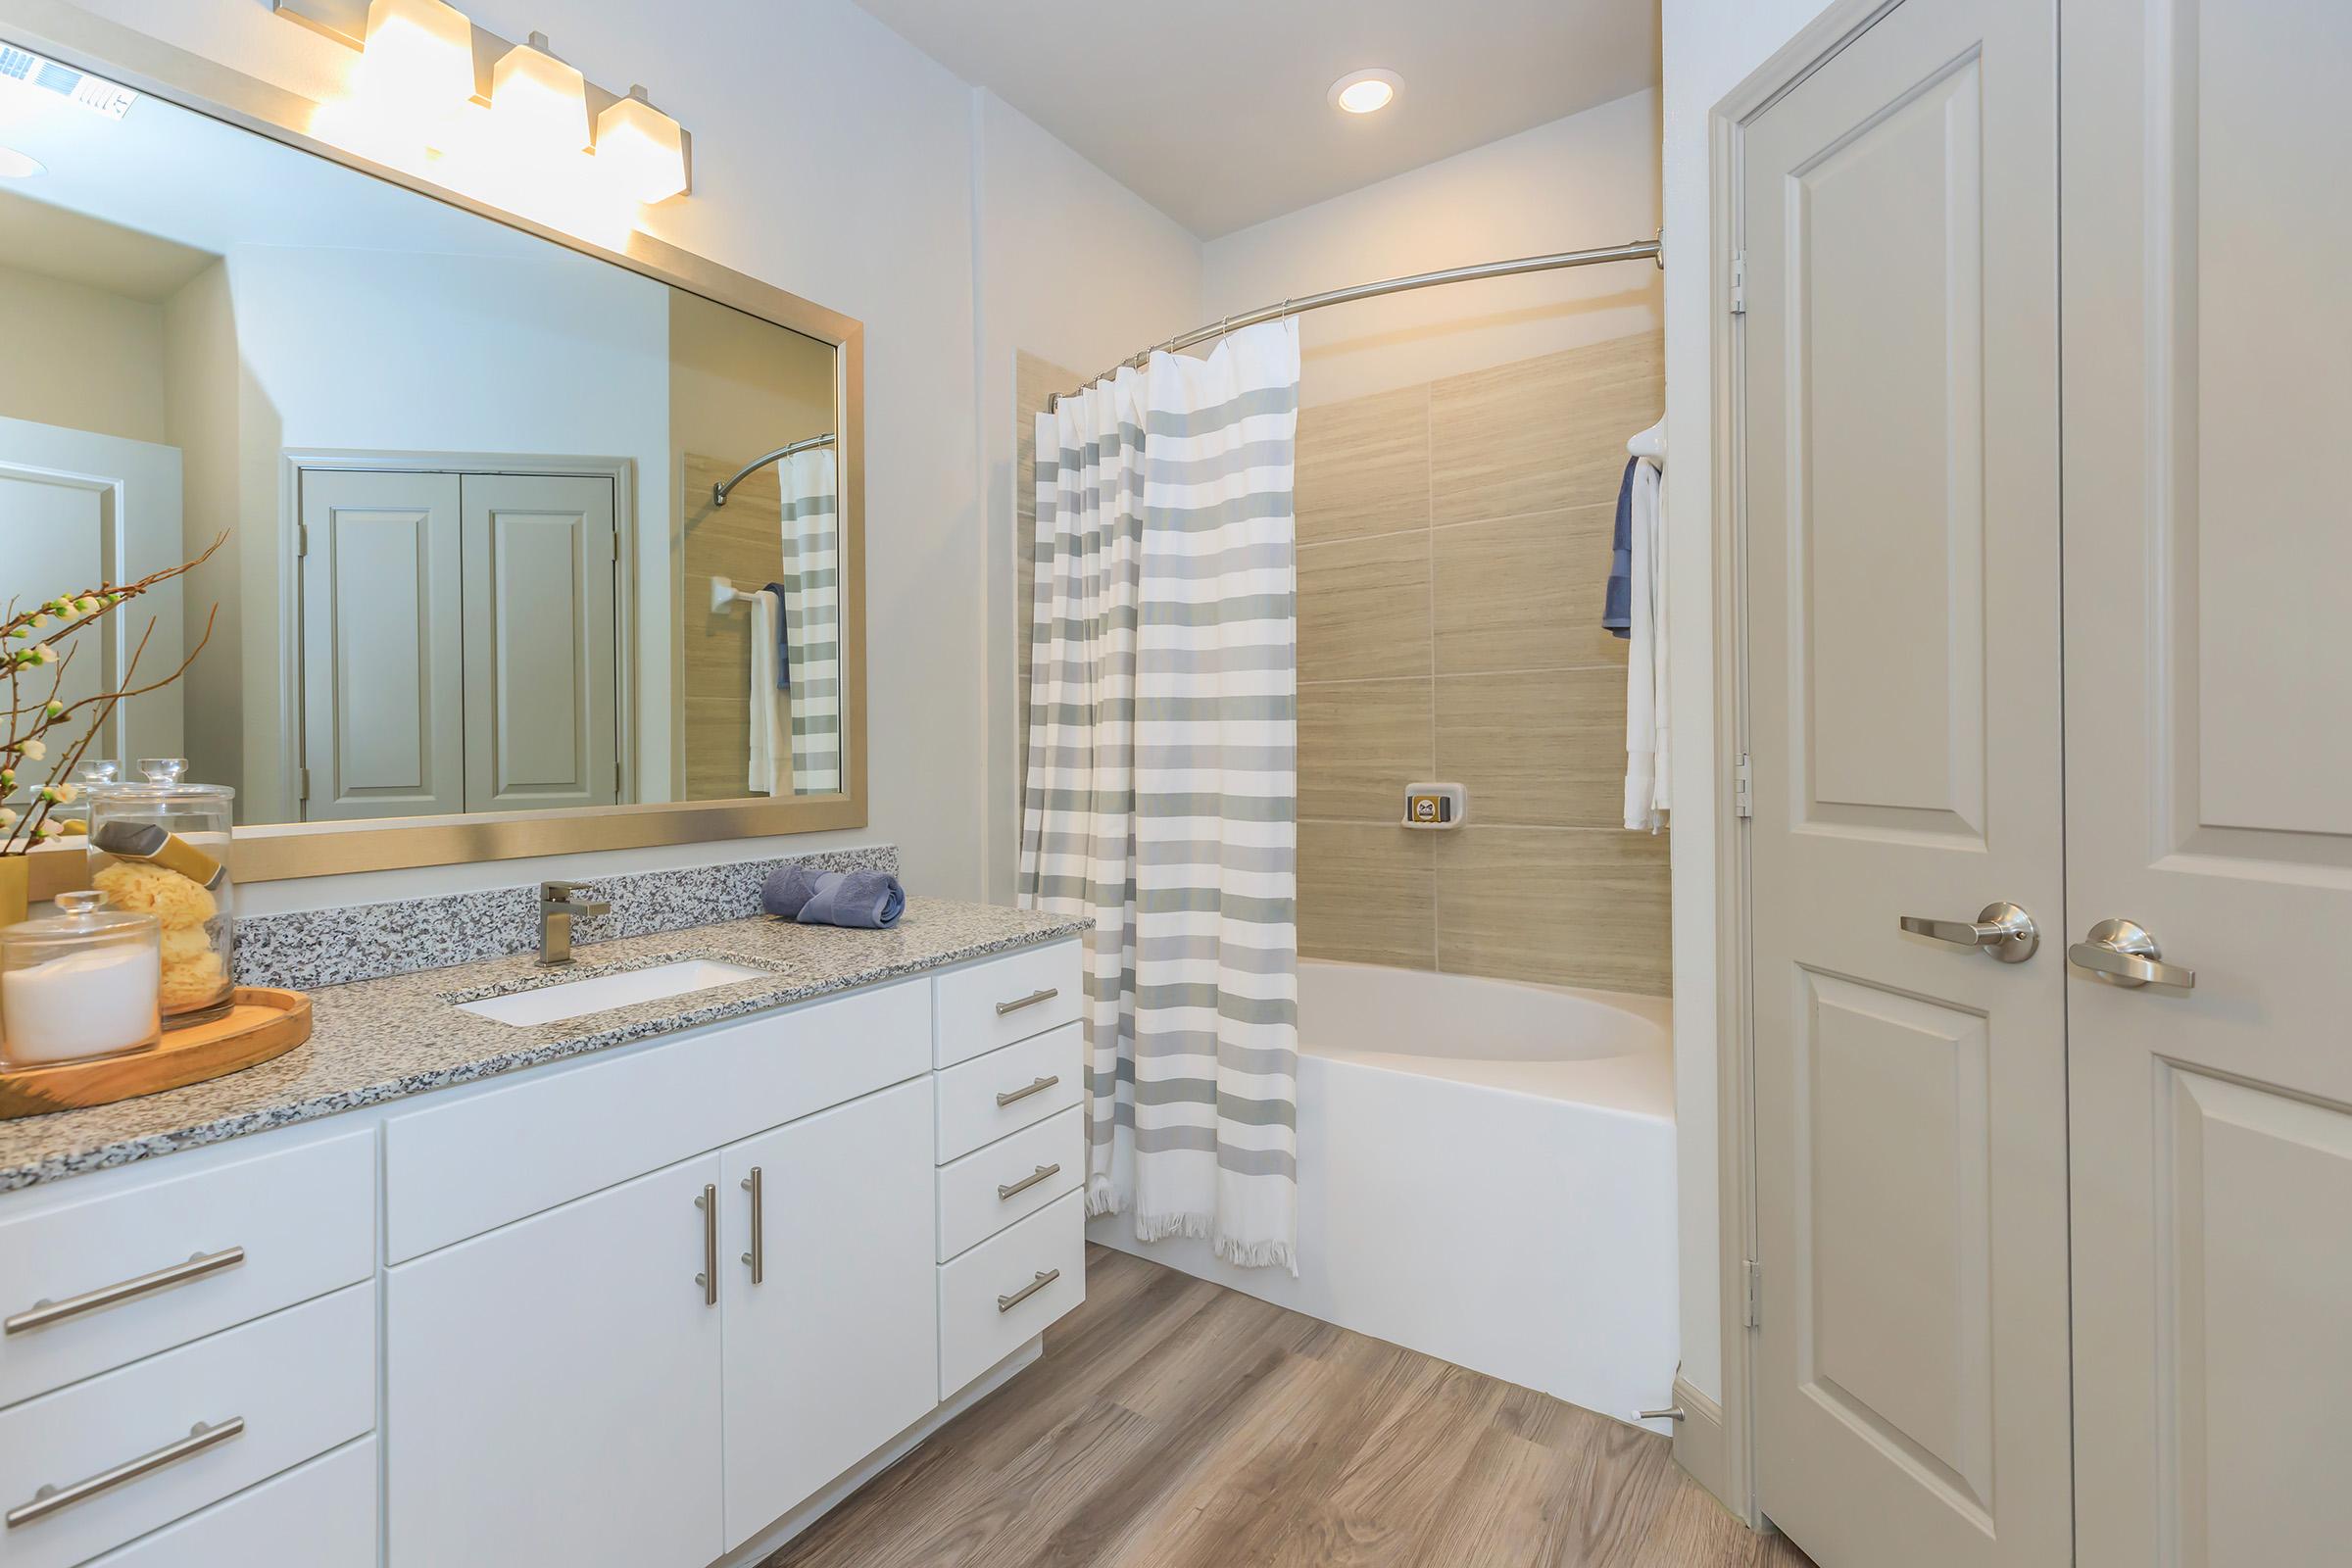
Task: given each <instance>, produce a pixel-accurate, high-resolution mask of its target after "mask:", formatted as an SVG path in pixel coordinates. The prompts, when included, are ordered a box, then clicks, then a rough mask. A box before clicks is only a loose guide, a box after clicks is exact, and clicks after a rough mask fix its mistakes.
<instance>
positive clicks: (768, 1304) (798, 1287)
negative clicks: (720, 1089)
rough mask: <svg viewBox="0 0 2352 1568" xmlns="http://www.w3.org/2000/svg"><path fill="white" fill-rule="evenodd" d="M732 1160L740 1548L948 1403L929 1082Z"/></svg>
mask: <svg viewBox="0 0 2352 1568" xmlns="http://www.w3.org/2000/svg"><path fill="white" fill-rule="evenodd" d="M723 1153H724V1158H725V1161H726V1174H725V1180H724V1182H723V1184H722V1186H721V1188H720V1191H721V1192H723V1193H724V1194H725V1196H726V1204H725V1208H724V1213H725V1215H726V1216H727V1223H726V1225H725V1226H724V1228H723V1231H722V1242H721V1251H722V1252H723V1253H724V1254H725V1256H726V1259H727V1261H726V1264H725V1269H724V1272H725V1277H726V1282H727V1283H726V1293H725V1294H726V1341H727V1347H726V1439H727V1544H728V1546H730V1547H733V1546H735V1545H739V1544H742V1543H743V1542H744V1541H746V1540H748V1539H750V1538H751V1536H752V1535H753V1534H755V1533H756V1532H758V1531H759V1530H760V1529H762V1528H764V1527H765V1526H767V1525H769V1524H771V1523H773V1522H774V1521H775V1520H776V1519H778V1518H780V1517H782V1516H783V1515H784V1514H786V1513H788V1512H790V1511H791V1510H792V1508H793V1507H794V1506H795V1505H797V1504H799V1503H800V1502H802V1501H803V1500H805V1499H806V1498H808V1497H809V1496H810V1495H813V1494H814V1493H816V1491H817V1490H818V1489H819V1488H821V1487H823V1486H824V1485H825V1483H827V1482H828V1481H831V1480H833V1479H834V1478H835V1477H837V1476H839V1475H840V1474H841V1473H842V1472H843V1471H845V1470H847V1469H848V1468H849V1467H850V1466H852V1465H854V1464H856V1463H857V1462H858V1460H859V1459H862V1458H863V1457H865V1456H866V1455H867V1454H868V1453H871V1452H872V1451H873V1450H874V1449H876V1448H878V1447H880V1446H882V1445H883V1444H885V1443H887V1442H889V1441H890V1439H892V1438H893V1437H895V1436H897V1435H898V1434H899V1433H900V1432H901V1431H903V1430H905V1429H906V1428H907V1427H908V1426H910V1425H912V1424H913V1423H914V1422H915V1421H917V1420H920V1419H921V1418H922V1417H923V1416H925V1415H927V1414H929V1413H930V1410H931V1407H932V1406H933V1405H934V1404H935V1403H937V1402H938V1393H939V1389H938V1378H939V1307H938V1301H937V1290H936V1286H935V1282H934V1277H933V1268H934V1265H933V1263H932V1261H931V1253H932V1248H933V1236H932V1232H933V1223H934V1222H933V1218H932V1194H931V1080H930V1079H929V1078H920V1079H917V1080H915V1081H914V1082H913V1083H908V1084H901V1085H900V1086H899V1087H897V1088H896V1089H885V1090H883V1091H881V1092H880V1093H878V1094H872V1095H868V1096H866V1097H865V1098H864V1099H862V1100H855V1101H852V1102H850V1103H848V1104H846V1105H837V1106H835V1107H834V1108H833V1109H831V1110H828V1111H822V1112H820V1113H818V1114H817V1115H814V1116H809V1117H805V1118H803V1119H802V1120H800V1121H796V1122H794V1123H792V1124H791V1125H790V1126H788V1127H780V1128H778V1129H777V1130H776V1131H774V1132H771V1133H763V1134H761V1135H760V1136H759V1137H757V1138H748V1139H745V1140H744V1141H743V1142H742V1143H740V1144H736V1145H734V1146H732V1147H731V1148H729V1149H727V1150H725V1151H724V1152H723ZM755 1170H756V1171H757V1172H758V1173H759V1174H758V1176H757V1178H756V1185H757V1191H758V1194H759V1199H760V1201H759V1202H758V1203H757V1204H756V1205H755V1204H754V1202H753V1201H752V1198H753V1191H754V1184H755V1177H754V1175H753V1173H754V1171H755ZM755 1208H757V1210H758V1213H759V1216H760V1224H761V1231H762V1235H761V1237H760V1247H759V1251H758V1253H757V1254H756V1255H757V1256H758V1257H759V1258H760V1264H761V1267H760V1277H759V1278H758V1279H757V1280H755V1279H754V1278H753V1268H752V1259H753V1257H754V1256H755V1253H754V1251H753V1245H754V1243H753V1230H752V1224H753V1214H754V1210H755ZM566 1568H568V1564H567V1565H566Z"/></svg>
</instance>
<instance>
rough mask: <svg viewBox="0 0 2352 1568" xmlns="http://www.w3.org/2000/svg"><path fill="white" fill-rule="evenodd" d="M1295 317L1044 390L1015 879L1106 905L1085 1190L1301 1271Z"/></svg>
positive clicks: (1029, 888)
mask: <svg viewBox="0 0 2352 1568" xmlns="http://www.w3.org/2000/svg"><path fill="white" fill-rule="evenodd" d="M1298 392H1299V337H1298V328H1297V324H1296V323H1295V322H1292V321H1278V322H1269V323H1266V324H1264V325H1262V326H1256V327H1251V328H1249V329H1247V330H1246V331H1243V332H1237V333H1235V334H1233V335H1232V336H1231V337H1229V338H1228V339H1227V340H1226V341H1225V342H1224V343H1223V344H1221V345H1220V346H1219V347H1218V349H1217V350H1216V352H1215V353H1213V354H1212V355H1210V356H1209V357H1208V358H1207V359H1205V360H1192V359H1185V358H1179V357H1177V356H1173V355H1166V354H1161V355H1154V356H1153V357H1152V362H1151V364H1150V365H1149V366H1148V367H1147V368H1146V369H1145V370H1143V371H1141V372H1138V371H1135V370H1132V369H1127V370H1121V371H1120V372H1119V373H1118V374H1117V375H1116V376H1115V377H1114V378H1113V379H1111V380H1108V381H1105V382H1103V383H1100V384H1098V385H1096V386H1094V387H1091V388H1089V389H1088V390H1086V391H1085V392H1083V393H1080V394H1078V395H1076V396H1074V397H1067V398H1064V399H1062V400H1061V404H1060V408H1059V410H1058V411H1056V412H1054V413H1049V414H1041V415H1040V416H1039V417H1038V440H1037V453H1038V458H1037V503H1038V504H1037V553H1036V561H1037V566H1036V572H1037V594H1036V612H1035V617H1034V623H1033V626H1032V629H1031V638H1030V664H1031V671H1032V684H1031V706H1030V712H1029V776H1028V780H1027V788H1026V796H1025V799H1024V809H1023V826H1022V844H1021V878H1022V898H1023V902H1024V904H1026V905H1028V906H1030V907H1038V908H1044V909H1049V910H1054V911H1056V912H1067V913H1091V914H1093V915H1094V917H1095V929H1094V933H1093V936H1092V938H1091V942H1092V947H1091V950H1090V957H1091V962H1090V973H1089V981H1088V1011H1087V1039H1088V1048H1089V1068H1088V1084H1089V1089H1090V1092H1091V1094H1090V1109H1089V1136H1090V1139H1091V1149H1090V1171H1089V1182H1088V1189H1087V1191H1088V1206H1089V1208H1090V1209H1091V1210H1092V1211H1094V1212H1096V1213H1106V1212H1112V1211H1121V1210H1125V1209H1127V1208H1128V1207H1130V1206H1132V1207H1133V1208H1134V1210H1135V1225H1136V1234H1137V1236H1138V1237H1139V1238H1141V1239H1143V1240H1145V1241H1153V1240H1157V1239H1159V1238H1161V1237H1165V1236H1180V1235H1181V1236H1205V1237H1210V1238H1212V1239H1213V1241H1214V1244H1215V1248H1216V1251H1217V1253H1218V1255H1220V1256H1222V1257H1225V1258H1227V1259H1229V1260H1231V1261H1233V1262H1236V1263H1240V1264H1244V1265H1246V1266H1263V1265H1273V1264H1279V1265H1282V1266H1284V1267H1288V1268H1291V1269H1293V1270H1294V1272H1295V1271H1296V1268H1297V1255H1296V1250H1297V1235H1298V1164H1297V1152H1298V1144H1297V1120H1298V1118H1297V1087H1296V1085H1297V1066H1298V981H1297V956H1298V931H1297V874H1296V871H1297V859H1298V812H1297V800H1298V657H1297V649H1298V617H1297V592H1296V563H1295V557H1294V542H1295V534H1296V528H1295V517H1294V513H1293V501H1292V489H1293V475H1294V471H1295V456H1294V443H1295V437H1296V434H1297V426H1298Z"/></svg>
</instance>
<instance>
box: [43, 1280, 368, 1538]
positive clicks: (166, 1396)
mask: <svg viewBox="0 0 2352 1568" xmlns="http://www.w3.org/2000/svg"><path fill="white" fill-rule="evenodd" d="M240 1420H241V1421H242V1422H243V1426H242V1428H241V1429H233V1430H232V1428H231V1423H232V1422H235V1421H240ZM198 1422H205V1423H208V1424H210V1426H211V1428H212V1430H213V1432H214V1433H218V1434H225V1435H224V1436H221V1437H219V1438H218V1439H217V1441H215V1442H213V1443H212V1444H210V1445H207V1446H202V1447H201V1448H199V1449H197V1451H194V1452H190V1453H187V1454H185V1455H184V1456H183V1457H179V1458H176V1459H171V1460H168V1461H166V1462H164V1463H161V1464H159V1465H158V1466H157V1467H156V1468H154V1469H152V1470H148V1471H146V1472H144V1473H142V1474H137V1475H131V1476H126V1477H124V1478H123V1480H122V1481H121V1482H120V1484H118V1485H115V1486H112V1487H108V1488H106V1489H104V1490H102V1491H98V1492H96V1493H94V1494H92V1495H87V1496H84V1497H83V1498H82V1499H81V1500H79V1501H75V1502H70V1503H67V1504H66V1505H65V1506H63V1507H60V1508H58V1509H57V1510H56V1511H55V1512H54V1513H49V1514H46V1515H44V1516H42V1517H38V1518H31V1519H27V1518H25V1516H24V1515H23V1514H22V1513H21V1512H19V1511H17V1510H21V1509H22V1508H23V1507H24V1506H25V1504H27V1503H31V1502H33V1501H34V1500H35V1496H36V1495H37V1494H38V1493H39V1491H40V1489H41V1488H42V1487H44V1486H55V1487H58V1488H60V1489H61V1490H63V1489H70V1488H72V1487H73V1485H74V1484H75V1483H78V1482H83V1481H87V1480H90V1479H93V1478H96V1477H101V1476H104V1475H106V1474H108V1473H109V1472H110V1471H116V1470H118V1469H121V1468H123V1467H127V1466H130V1465H132V1464H134V1463H135V1462H136V1461H138V1460H141V1459H143V1458H151V1457H160V1456H161V1455H163V1454H164V1453H166V1452H167V1451H168V1450H169V1449H171V1448H172V1446H174V1445H178V1444H185V1443H188V1442H189V1441H190V1439H191V1437H192V1435H193V1434H192V1430H191V1429H192V1428H193V1427H194V1426H195V1425H196V1423H198ZM374 1424H375V1290H374V1288H373V1287H372V1286H371V1285H353V1286H348V1287H346V1288H345V1289H343V1290H340V1291H337V1292H336V1293H335V1294H334V1295H332V1296H324V1297H320V1298H319V1299H318V1300H316V1301H311V1302H308V1303H306V1304H304V1305H302V1306H295V1307H288V1308H287V1309H286V1310H285V1311H283V1312H278V1313H274V1314H272V1315H271V1316H269V1317H266V1318H263V1319H261V1320H260V1321H259V1322H254V1323H248V1324H246V1325H244V1326H243V1327H242V1328H235V1329H230V1330H229V1331H227V1332H226V1333H224V1334H216V1335H214V1336H213V1337H212V1338H211V1339H208V1340H200V1341H198V1342H197V1343H196V1344H194V1345H189V1346H183V1347H181V1348H179V1349H176V1350H171V1351H167V1352H166V1353H164V1354H162V1355H158V1356H153V1357H151V1358H149V1359H147V1360H145V1361H141V1362H139V1363H137V1364H136V1365H134V1366H126V1367H123V1368H122V1369H120V1370H119V1371H114V1372H109V1373H106V1374H105V1375H104V1376H101V1377H96V1378H92V1379H90V1380H89V1381H88V1382H86V1383H76V1384H75V1385H73V1387H72V1388H70V1389H61V1390H59V1391H58V1392H57V1393H55V1394H49V1395H44V1396H42V1397H40V1398H37V1399H28V1400H26V1401H25V1403H23V1404H20V1405H18V1406H16V1407H15V1408H14V1409H11V1410H8V1411H5V1412H0V1505H5V1507H6V1508H8V1509H9V1510H11V1513H12V1517H11V1518H10V1521H9V1528H8V1532H7V1548H8V1559H7V1560H8V1563H9V1568H67V1565H68V1564H72V1563H78V1562H81V1561H83V1560H84V1559H86V1558H89V1557H93V1556H96V1555H97V1554H98V1553H99V1552H102V1551H104V1550H106V1549H107V1548H108V1547H110V1546H117V1545H120V1544H123V1542H126V1541H129V1540H131V1539H132V1538H134V1537H137V1536H142V1535H145V1534H146V1533H147V1532H148V1531H150V1530H153V1529H155V1528H156V1527H157V1526H159V1525H164V1524H169V1523H171V1522H172V1520H174V1519H177V1518H180V1517H181V1516H183V1515H185V1514H189V1513H193V1512H195V1511H196V1510H197V1509H198V1508H201V1507H203V1506H205V1505H206V1504H207V1503H210V1502H214V1501H216V1500H218V1499H220V1498H221V1497H225V1496H227V1495H230V1494H231V1493H236V1492H242V1491H243V1490H244V1489H245V1488H247V1487H250V1486H252V1485H253V1484H254V1483H255V1482H257V1481H260V1480H262V1479H264V1478H265V1477H268V1476H273V1475H275V1474H277V1473H278V1472H279V1471H281V1470H284V1469H286V1468H288V1467H289V1466H292V1465H297V1464H300V1463H301V1462H302V1461H303V1460H305V1459H308V1458H310V1457H311V1456H312V1455H314V1454H318V1453H323V1452H325V1451H326V1450H327V1449H328V1448H331V1447H334V1446H336V1445H337V1444H340V1443H345V1442H348V1441H349V1440H350V1439H353V1438H356V1437H358V1436H360V1435H361V1434H362V1433H364V1432H367V1431H368V1429H369V1428H370V1427H372V1426H373V1425H374ZM176 1560H177V1559H174V1561H176Z"/></svg>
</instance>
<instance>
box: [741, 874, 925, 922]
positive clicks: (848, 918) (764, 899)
mask: <svg viewBox="0 0 2352 1568" xmlns="http://www.w3.org/2000/svg"><path fill="white" fill-rule="evenodd" d="M760 907H761V908H763V909H765V910H766V911H767V912H768V913H770V914H772V915H774V916H776V917H777V918H778V919H781V920H797V921H799V922H800V923H801V924H802V925H840V926H856V927H858V928H860V929H863V930H871V931H878V930H880V929H881V928H882V927H884V926H887V925H893V924H896V923H897V921H898V918H899V916H900V915H901V914H904V913H905V912H906V910H907V890H906V889H905V888H903V887H901V886H899V879H898V878H897V877H895V876H892V875H891V874H890V873H889V872H888V871H811V870H809V868H808V867H807V866H805V865H799V864H793V865H784V866H778V867H777V868H776V869H775V870H774V871H771V872H770V873H768V878H767V885H766V886H765V887H763V888H761V889H760Z"/></svg>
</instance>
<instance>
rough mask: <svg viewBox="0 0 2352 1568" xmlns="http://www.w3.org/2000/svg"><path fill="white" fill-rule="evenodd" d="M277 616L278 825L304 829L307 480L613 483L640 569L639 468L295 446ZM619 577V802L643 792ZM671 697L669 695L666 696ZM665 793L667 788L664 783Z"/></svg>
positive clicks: (630, 629)
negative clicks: (475, 477)
mask: <svg viewBox="0 0 2352 1568" xmlns="http://www.w3.org/2000/svg"><path fill="white" fill-rule="evenodd" d="M277 467H278V474H277V560H278V572H277V613H278V624H279V625H280V626H281V627H282V628H284V634H283V635H281V636H280V637H279V638H278V650H277V757H278V775H277V776H278V777H279V778H280V779H282V780H284V781H285V783H284V789H283V794H282V798H281V799H280V800H278V801H276V802H275V803H273V804H274V806H275V809H276V810H277V813H278V814H277V815H276V816H274V817H273V818H272V819H271V820H273V821H278V822H300V821H301V820H302V812H301V809H300V808H301V802H300V801H299V800H298V799H297V796H298V794H299V787H298V785H297V783H296V780H297V779H298V778H299V777H300V776H301V774H300V769H301V767H302V759H303V733H302V558H301V554H300V551H301V536H302V479H303V475H304V474H306V473H329V472H349V471H353V470H357V471H359V472H363V473H371V472H372V473H454V474H457V475H459V476H460V477H463V476H465V475H466V474H469V473H499V474H508V473H511V474H522V475H530V476H553V477H557V478H577V479H607V480H610V481H611V482H612V485H613V534H614V536H615V537H616V538H617V539H618V541H619V544H618V549H619V552H620V557H619V564H634V563H635V562H636V560H637V463H636V460H635V459H633V458H578V457H565V456H555V455H548V454H525V453H514V452H368V451H364V450H361V449H359V448H355V447H288V448H286V449H284V450H283V451H282V452H280V453H279V454H278V465H277ZM623 575H624V574H623V573H621V572H620V571H618V570H615V571H614V573H613V749H614V750H615V751H616V752H617V753H618V755H619V758H620V784H621V794H622V795H623V796H624V797H629V796H634V795H635V794H636V793H637V786H638V765H637V723H636V712H637V704H638V693H637V677H638V675H639V673H640V670H641V667H642V664H641V662H640V661H638V660H635V659H632V658H631V657H630V654H631V651H632V650H634V649H635V648H636V646H637V576H638V574H637V573H636V572H635V571H630V572H627V573H626V574H625V576H626V578H627V580H626V581H625V582H624V581H622V580H621V579H622V577H623ZM662 695H663V696H665V697H666V696H668V695H670V694H669V693H667V692H665V693H663V694H662ZM663 783H664V785H665V786H666V784H667V781H666V780H664V781H663Z"/></svg>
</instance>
